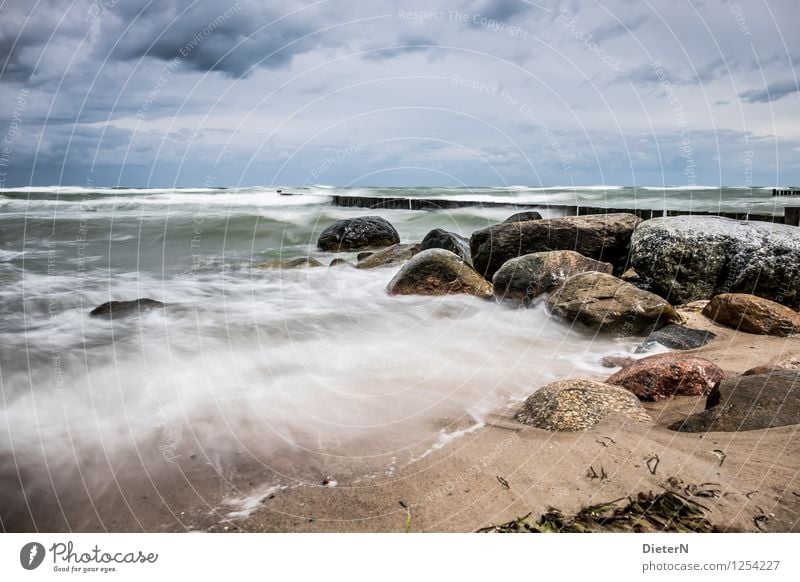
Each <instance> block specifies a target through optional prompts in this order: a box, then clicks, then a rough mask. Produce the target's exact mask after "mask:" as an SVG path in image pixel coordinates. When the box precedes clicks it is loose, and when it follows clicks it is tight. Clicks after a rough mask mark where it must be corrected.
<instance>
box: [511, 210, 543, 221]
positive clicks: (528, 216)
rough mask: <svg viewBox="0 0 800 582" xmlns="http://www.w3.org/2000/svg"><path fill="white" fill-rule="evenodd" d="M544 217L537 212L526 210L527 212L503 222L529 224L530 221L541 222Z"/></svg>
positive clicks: (514, 215) (518, 213)
mask: <svg viewBox="0 0 800 582" xmlns="http://www.w3.org/2000/svg"><path fill="white" fill-rule="evenodd" d="M541 219H542V215H541V214H539V213H538V212H536V211H535V210H526V211H525V212H517V213H516V214H512V215H511V216H509V217H508V218H506V219H505V220H504V221H503V222H504V223H507V222H527V221H528V220H541Z"/></svg>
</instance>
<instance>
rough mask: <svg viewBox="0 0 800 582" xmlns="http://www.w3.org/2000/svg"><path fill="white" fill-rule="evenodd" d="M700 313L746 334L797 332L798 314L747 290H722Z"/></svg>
mask: <svg viewBox="0 0 800 582" xmlns="http://www.w3.org/2000/svg"><path fill="white" fill-rule="evenodd" d="M703 315H705V316H706V317H708V318H709V319H711V320H713V321H715V322H717V323H719V324H721V325H725V326H727V327H730V328H733V329H736V330H738V331H745V332H747V333H754V334H759V335H777V336H782V337H785V336H788V335H793V334H796V333H800V313H797V312H796V311H794V310H792V309H789V308H788V307H786V306H785V305H781V304H780V303H776V302H774V301H770V300H769V299H764V298H763V297H756V296H755V295H748V294H746V293H723V294H721V295H717V296H716V297H713V298H712V299H711V301H709V302H708V305H706V306H705V307H704V308H703Z"/></svg>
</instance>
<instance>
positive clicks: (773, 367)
mask: <svg viewBox="0 0 800 582" xmlns="http://www.w3.org/2000/svg"><path fill="white" fill-rule="evenodd" d="M787 370H789V371H797V372H800V356H795V357H793V358H789V359H787V360H782V361H780V362H776V363H775V364H765V365H763V366H756V367H755V368H750V369H749V370H747V371H746V372H744V373H743V374H742V376H755V375H757V374H774V373H775V372H785V371H787Z"/></svg>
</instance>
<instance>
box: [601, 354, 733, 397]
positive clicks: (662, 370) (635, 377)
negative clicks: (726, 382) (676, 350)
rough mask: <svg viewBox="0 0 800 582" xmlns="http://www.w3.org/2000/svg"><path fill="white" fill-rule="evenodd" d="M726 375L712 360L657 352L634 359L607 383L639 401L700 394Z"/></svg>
mask: <svg viewBox="0 0 800 582" xmlns="http://www.w3.org/2000/svg"><path fill="white" fill-rule="evenodd" d="M725 377H726V374H725V372H723V371H722V369H721V368H720V367H718V366H717V365H716V364H714V363H713V362H710V361H709V360H706V359H705V358H698V357H696V356H692V355H687V354H656V355H655V356H648V357H646V358H642V359H641V360H637V361H636V362H634V363H633V364H631V365H630V366H628V367H626V368H624V369H622V370H620V371H619V372H617V373H616V374H614V375H613V376H611V377H610V378H608V380H606V382H607V383H608V384H614V385H615V386H622V387H623V388H625V389H626V390H630V391H631V392H632V393H633V394H635V395H636V397H637V398H639V399H640V400H650V401H659V400H669V399H670V398H673V397H674V396H703V395H705V394H708V393H709V392H710V391H711V389H712V388H713V387H714V385H715V384H716V383H717V382H719V381H720V380H723V379H724V378H725Z"/></svg>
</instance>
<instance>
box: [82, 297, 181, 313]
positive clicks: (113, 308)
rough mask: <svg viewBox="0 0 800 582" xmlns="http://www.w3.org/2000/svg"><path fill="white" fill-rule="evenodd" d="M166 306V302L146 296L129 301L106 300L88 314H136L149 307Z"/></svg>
mask: <svg viewBox="0 0 800 582" xmlns="http://www.w3.org/2000/svg"><path fill="white" fill-rule="evenodd" d="M166 306H167V304H166V303H162V302H161V301H156V300H155V299H148V298H146V297H143V298H140V299H133V300H131V301H108V302H106V303H103V304H102V305H98V306H97V307H95V308H94V309H92V310H91V311H90V312H89V315H91V316H92V317H108V318H114V317H126V316H128V315H138V314H139V313H140V312H142V311H147V310H149V309H159V308H162V307H166Z"/></svg>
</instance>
